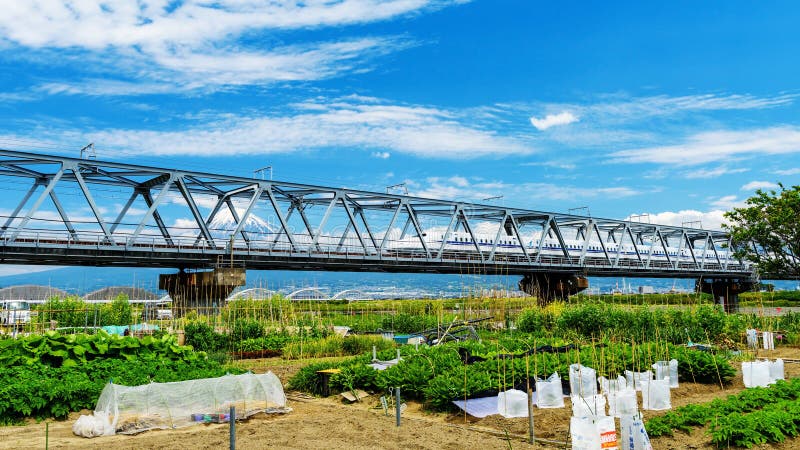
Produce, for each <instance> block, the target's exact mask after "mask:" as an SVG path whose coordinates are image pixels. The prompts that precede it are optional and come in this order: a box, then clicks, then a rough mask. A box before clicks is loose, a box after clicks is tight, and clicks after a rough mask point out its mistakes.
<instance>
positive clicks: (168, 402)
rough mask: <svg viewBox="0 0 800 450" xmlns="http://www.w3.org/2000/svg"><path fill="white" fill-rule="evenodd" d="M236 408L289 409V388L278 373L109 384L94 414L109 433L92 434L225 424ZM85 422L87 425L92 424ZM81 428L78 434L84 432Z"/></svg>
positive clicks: (244, 413) (249, 411)
mask: <svg viewBox="0 0 800 450" xmlns="http://www.w3.org/2000/svg"><path fill="white" fill-rule="evenodd" d="M231 406H235V407H236V418H245V417H249V416H252V415H254V414H257V413H259V412H268V413H273V412H288V411H289V410H288V408H287V407H286V396H285V395H284V393H283V386H282V385H281V382H280V380H279V379H278V377H277V376H275V375H274V374H273V373H272V372H268V373H266V374H252V373H246V374H242V375H225V376H223V377H219V378H204V379H199V380H189V381H181V382H174V383H150V384H145V385H142V386H132V387H129V386H120V385H116V384H113V383H109V384H107V385H106V387H105V389H103V392H102V393H101V394H100V399H99V400H98V401H97V407H96V408H95V411H94V421H98V420H99V421H102V420H106V423H104V424H102V426H101V427H98V428H99V429H102V430H105V431H103V432H102V433H96V432H90V433H88V434H90V435H99V434H114V433H120V434H136V433H141V432H143V431H147V430H152V429H167V428H180V427H185V426H189V425H194V424H198V423H203V422H211V421H215V422H218V421H225V420H226V419H227V417H226V415H227V414H228V413H229V412H230V407H231ZM81 419H83V423H87V425H88V424H89V423H90V422H89V421H87V420H86V419H84V418H83V417H82V418H81ZM81 419H79V420H81ZM76 427H77V423H76ZM76 427H73V431H74V432H75V433H76V434H81V433H79V431H81V430H79V429H76ZM90 428H92V427H88V426H87V429H90ZM82 435H84V436H86V435H87V434H82ZM87 437H89V436H87Z"/></svg>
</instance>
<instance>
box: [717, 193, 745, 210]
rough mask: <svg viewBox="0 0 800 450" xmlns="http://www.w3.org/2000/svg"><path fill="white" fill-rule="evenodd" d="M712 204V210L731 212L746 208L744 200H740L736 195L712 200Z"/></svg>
mask: <svg viewBox="0 0 800 450" xmlns="http://www.w3.org/2000/svg"><path fill="white" fill-rule="evenodd" d="M710 204H711V207H712V208H716V209H724V210H726V211H729V210H731V209H733V208H740V207H742V206H744V200H740V199H739V198H738V197H736V196H735V195H725V196H722V197H719V198H715V199H711V201H710Z"/></svg>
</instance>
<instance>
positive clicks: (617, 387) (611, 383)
mask: <svg viewBox="0 0 800 450" xmlns="http://www.w3.org/2000/svg"><path fill="white" fill-rule="evenodd" d="M597 381H598V382H599V383H600V392H602V393H603V394H608V393H614V392H619V391H622V390H625V389H626V388H627V387H628V381H627V380H626V379H625V377H623V376H619V377H617V379H616V380H609V379H608V378H606V377H599V378H597Z"/></svg>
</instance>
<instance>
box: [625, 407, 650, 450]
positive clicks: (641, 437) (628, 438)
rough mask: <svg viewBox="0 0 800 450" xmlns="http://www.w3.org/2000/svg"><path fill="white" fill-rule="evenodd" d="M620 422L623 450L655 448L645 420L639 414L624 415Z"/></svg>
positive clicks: (648, 449)
mask: <svg viewBox="0 0 800 450" xmlns="http://www.w3.org/2000/svg"><path fill="white" fill-rule="evenodd" d="M619 422H620V435H621V441H622V445H621V447H622V450H653V444H651V443H650V437H648V436H647V430H646V429H645V428H644V422H642V419H641V418H639V416H638V415H632V416H622V417H621V418H620V421H619Z"/></svg>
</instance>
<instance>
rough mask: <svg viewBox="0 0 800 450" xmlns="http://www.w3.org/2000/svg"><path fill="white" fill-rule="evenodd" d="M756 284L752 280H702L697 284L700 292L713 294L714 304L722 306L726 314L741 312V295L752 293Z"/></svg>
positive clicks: (696, 287) (696, 286)
mask: <svg viewBox="0 0 800 450" xmlns="http://www.w3.org/2000/svg"><path fill="white" fill-rule="evenodd" d="M755 286H756V283H755V282H754V281H751V280H736V279H713V278H708V279H700V280H697V282H696V283H695V289H696V290H697V291H698V292H703V293H705V294H711V296H712V297H714V303H715V304H717V305H722V308H723V309H724V310H725V312H726V313H735V312H738V311H739V294H741V293H742V292H747V291H752V290H753V288H754V287H755Z"/></svg>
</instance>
